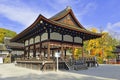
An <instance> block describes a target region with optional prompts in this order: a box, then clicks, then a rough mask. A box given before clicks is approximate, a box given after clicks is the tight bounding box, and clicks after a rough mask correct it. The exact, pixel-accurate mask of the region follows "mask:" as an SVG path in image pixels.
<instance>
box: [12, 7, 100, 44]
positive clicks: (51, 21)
mask: <svg viewBox="0 0 120 80" xmlns="http://www.w3.org/2000/svg"><path fill="white" fill-rule="evenodd" d="M67 9H68V10H66V9H65V10H63V11H61V12H60V13H58V14H57V15H55V16H53V17H51V18H50V19H47V18H45V17H44V16H43V15H41V14H40V15H39V16H38V18H37V19H36V20H35V21H34V23H33V24H32V25H30V26H29V27H28V28H26V29H25V30H24V31H22V32H21V33H19V34H18V35H17V36H15V37H14V38H13V39H12V40H11V41H15V42H19V41H18V40H19V39H20V38H22V37H24V35H26V34H27V33H28V32H29V31H31V30H32V29H33V28H34V27H35V26H36V25H37V24H38V23H40V21H42V20H43V21H45V22H47V23H49V24H51V25H55V26H56V27H62V28H66V29H69V30H74V31H77V32H82V33H85V34H88V35H90V39H93V38H95V37H96V38H97V37H101V36H102V34H100V33H94V32H91V31H88V30H86V29H85V28H84V27H83V26H82V25H81V24H80V23H79V21H78V20H77V19H76V17H75V16H74V14H73V12H72V10H71V8H69V7H68V8H67ZM68 14H70V15H71V16H72V18H73V19H74V21H75V22H76V24H78V25H79V27H76V26H74V25H67V24H64V23H60V22H59V21H58V20H59V19H62V18H64V17H65V16H66V15H68ZM85 37H86V38H87V37H88V36H85ZM86 40H87V39H86Z"/></svg>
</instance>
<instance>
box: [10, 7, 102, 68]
mask: <svg viewBox="0 0 120 80" xmlns="http://www.w3.org/2000/svg"><path fill="white" fill-rule="evenodd" d="M101 36H102V35H101V34H100V33H93V32H91V31H88V30H86V29H85V28H84V27H83V26H82V25H81V24H80V23H79V21H78V20H77V18H76V17H75V15H74V13H73V11H72V9H71V7H69V6H68V7H67V8H65V9H64V10H62V11H61V12H59V13H58V14H56V15H55V16H53V17H51V18H49V19H48V18H46V17H44V16H43V15H41V14H40V15H39V16H38V18H37V19H36V20H35V22H34V23H33V24H32V25H30V26H29V27H28V28H26V29H25V30H24V31H22V32H21V33H19V34H18V35H17V36H15V37H14V38H13V39H12V40H11V41H13V42H18V43H24V56H23V59H20V60H18V61H17V63H18V65H22V66H26V63H27V66H26V67H29V66H30V65H31V64H32V68H33V67H35V65H39V66H41V67H39V68H38V69H43V66H42V64H43V63H44V61H45V63H46V66H49V68H50V67H51V65H49V62H51V64H52V63H53V64H52V65H54V62H55V57H54V55H55V53H56V52H59V53H60V58H59V59H60V60H61V61H65V60H67V59H70V58H72V59H74V57H75V54H74V50H75V48H81V49H82V57H84V53H83V42H84V41H86V40H90V39H95V38H99V37H101ZM68 49H71V50H72V51H71V52H69V54H68V53H67V50H68ZM47 62H48V63H47ZM24 63H25V65H24ZM33 63H39V64H33ZM60 66H63V67H64V65H62V64H61V65H60ZM60 68H62V67H60ZM64 68H65V67H64ZM46 69H48V68H47V67H46ZM54 69H55V68H54Z"/></svg>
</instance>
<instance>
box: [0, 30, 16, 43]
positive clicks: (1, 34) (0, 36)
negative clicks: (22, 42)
mask: <svg viewBox="0 0 120 80" xmlns="http://www.w3.org/2000/svg"><path fill="white" fill-rule="evenodd" d="M15 35H16V32H13V31H11V30H7V29H4V28H0V43H3V40H4V37H14V36H15Z"/></svg>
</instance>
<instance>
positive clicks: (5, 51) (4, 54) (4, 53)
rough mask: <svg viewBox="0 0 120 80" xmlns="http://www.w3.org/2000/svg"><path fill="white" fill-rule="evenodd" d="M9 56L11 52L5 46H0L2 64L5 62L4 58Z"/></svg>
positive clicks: (0, 61)
mask: <svg viewBox="0 0 120 80" xmlns="http://www.w3.org/2000/svg"><path fill="white" fill-rule="evenodd" d="M8 54H9V50H8V49H7V48H6V46H5V44H0V63H3V62H4V58H6V57H7V55H8Z"/></svg>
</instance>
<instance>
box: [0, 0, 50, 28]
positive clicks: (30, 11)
mask: <svg viewBox="0 0 120 80" xmlns="http://www.w3.org/2000/svg"><path fill="white" fill-rule="evenodd" d="M8 1H9V0H5V1H4V0H2V1H0V14H1V15H2V16H4V17H6V18H8V19H9V20H12V21H15V22H18V23H20V24H22V25H24V26H25V27H28V26H29V25H31V24H32V23H33V22H34V21H35V19H36V18H37V17H38V15H39V14H40V13H43V14H46V16H49V14H47V13H46V12H42V11H40V10H38V11H37V10H34V8H33V7H31V6H27V5H26V4H24V3H22V2H21V1H20V0H15V1H11V2H10V3H8ZM25 27H24V28H25Z"/></svg>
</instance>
